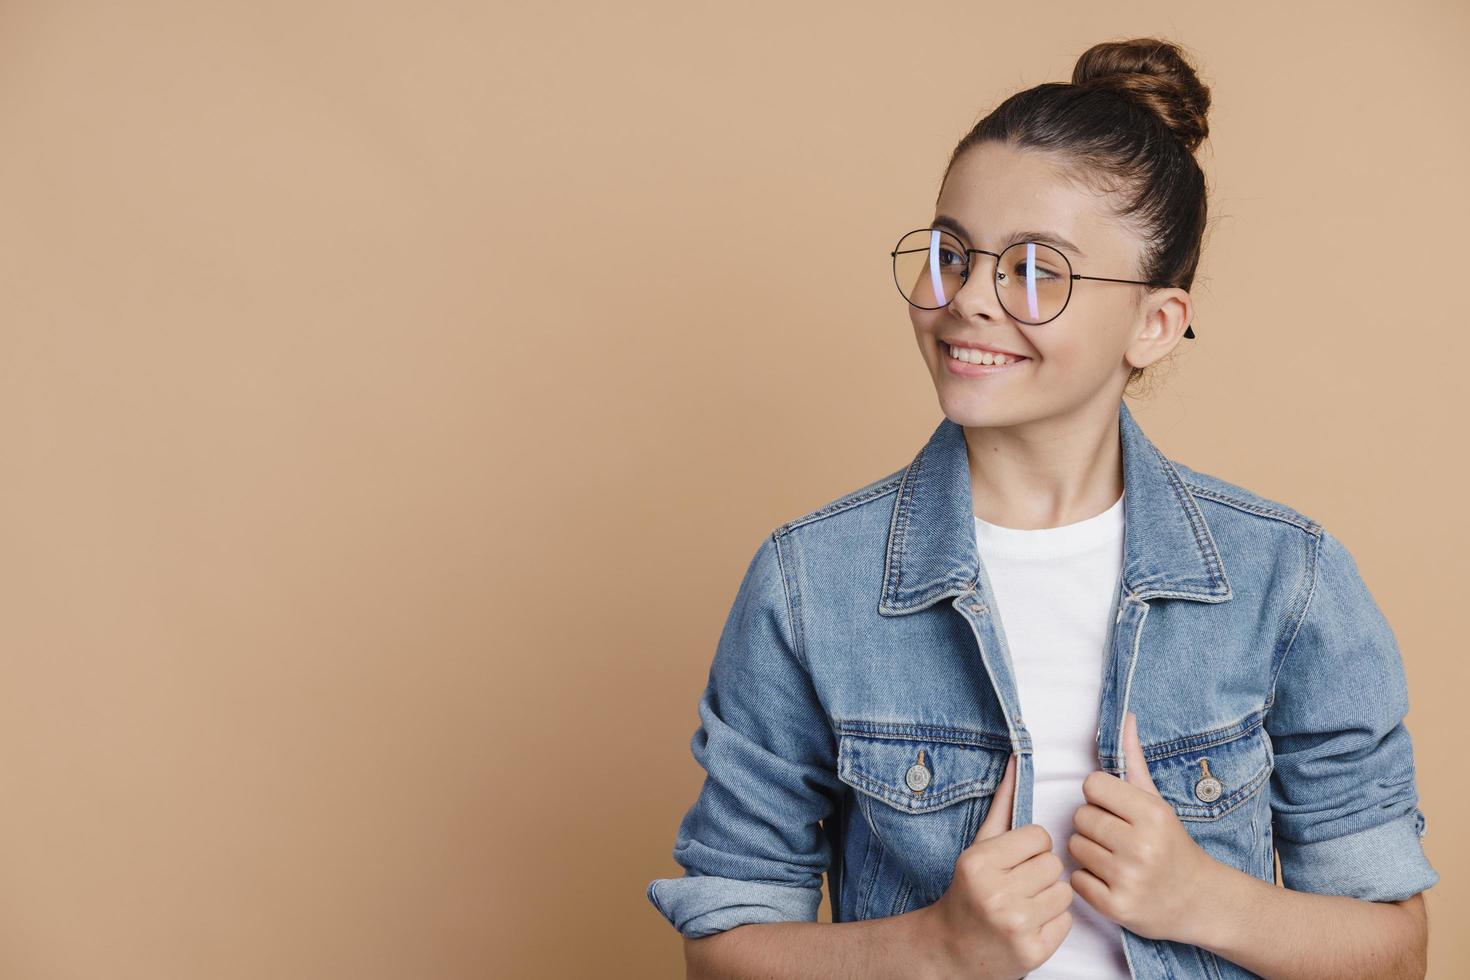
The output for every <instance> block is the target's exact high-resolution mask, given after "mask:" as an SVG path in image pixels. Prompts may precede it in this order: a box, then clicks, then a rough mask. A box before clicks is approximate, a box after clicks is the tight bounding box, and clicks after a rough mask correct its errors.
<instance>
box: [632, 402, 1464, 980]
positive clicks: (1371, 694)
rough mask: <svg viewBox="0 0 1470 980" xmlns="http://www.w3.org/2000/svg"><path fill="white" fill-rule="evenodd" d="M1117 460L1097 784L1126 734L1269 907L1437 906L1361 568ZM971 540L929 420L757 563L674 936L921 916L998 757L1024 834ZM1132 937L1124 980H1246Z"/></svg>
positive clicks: (945, 880) (1168, 470)
mask: <svg viewBox="0 0 1470 980" xmlns="http://www.w3.org/2000/svg"><path fill="white" fill-rule="evenodd" d="M1119 435H1120V439H1121V452H1122V459H1123V482H1124V512H1125V527H1124V546H1123V567H1122V572H1121V575H1120V576H1119V589H1118V597H1117V607H1116V608H1117V616H1116V618H1115V620H1114V625H1113V628H1112V630H1111V632H1110V636H1109V640H1108V649H1107V651H1106V653H1105V656H1104V659H1103V668H1102V675H1101V678H1100V681H1101V685H1100V696H1099V703H1098V722H1099V723H1098V728H1097V736H1096V739H1097V764H1098V768H1100V769H1102V770H1105V771H1107V772H1110V773H1113V774H1114V775H1117V776H1123V775H1124V768H1123V766H1124V758H1123V722H1124V714H1125V712H1127V711H1132V712H1133V713H1134V714H1135V715H1136V716H1137V719H1138V733H1139V739H1140V741H1141V742H1142V744H1143V748H1144V757H1145V759H1146V761H1147V763H1148V769H1149V775H1150V777H1151V779H1152V780H1153V782H1154V784H1155V786H1157V788H1158V790H1159V793H1160V794H1161V795H1162V796H1163V797H1164V798H1165V799H1166V800H1168V801H1169V802H1170V803H1171V804H1172V805H1173V807H1174V810H1175V812H1176V813H1177V814H1178V816H1179V819H1180V821H1181V823H1182V824H1183V825H1184V827H1185V828H1187V829H1188V831H1189V833H1190V835H1191V836H1192V837H1193V838H1194V840H1195V841H1196V842H1197V843H1198V844H1199V845H1200V846H1201V847H1202V848H1203V849H1204V850H1205V851H1206V852H1207V853H1208V854H1209V855H1210V856H1211V857H1213V858H1215V859H1216V860H1218V861H1221V862H1223V863H1225V864H1227V865H1229V866H1231V867H1233V868H1237V869H1239V870H1241V871H1243V872H1245V873H1247V874H1251V875H1254V876H1256V877H1258V878H1260V879H1262V880H1263V881H1267V882H1275V880H1276V878H1275V867H1274V859H1273V850H1274V851H1275V852H1276V854H1277V855H1279V857H1280V862H1281V881H1282V884H1284V885H1285V886H1286V887H1288V888H1292V889H1296V890H1299V891H1308V892H1318V893H1322V894H1332V895H1348V896H1353V897H1356V898H1361V899H1367V900H1370V901H1388V900H1398V899H1403V898H1407V897H1409V896H1411V895H1414V894H1415V893H1417V892H1419V891H1422V890H1423V889H1426V888H1428V887H1430V886H1431V885H1433V884H1435V883H1436V882H1437V881H1438V880H1439V875H1438V873H1437V872H1436V871H1435V870H1434V868H1433V867H1431V865H1430V863H1429V861H1428V859H1427V858H1426V856H1425V853H1424V850H1423V845H1422V843H1421V838H1423V837H1424V833H1425V818H1424V814H1423V812H1422V811H1421V810H1420V808H1419V806H1418V801H1419V797H1418V792H1417V789H1416V786H1415V772H1414V757H1413V749H1412V745H1411V743H1410V737H1409V731H1408V729H1407V728H1406V727H1405V724H1404V716H1405V714H1406V713H1407V711H1408V707H1409V702H1408V690H1407V685H1406V681H1405V676H1404V670H1403V664H1402V661H1401V660H1400V655H1399V650H1398V646H1397V643H1396V640H1395V637H1394V633H1393V631H1392V629H1391V628H1390V626H1389V624H1388V622H1387V621H1386V619H1385V618H1384V616H1383V614H1382V612H1381V611H1380V609H1379V607H1378V605H1377V604H1376V602H1375V601H1374V599H1373V597H1372V595H1371V594H1370V593H1369V590H1368V588H1367V587H1366V586H1365V584H1364V582H1363V580H1362V578H1361V577H1360V575H1359V572H1358V568H1357V565H1356V562H1355V561H1354V559H1353V557H1352V555H1351V554H1350V553H1349V552H1348V550H1347V549H1346V548H1345V547H1344V545H1343V544H1342V542H1341V541H1339V540H1338V539H1337V538H1335V537H1333V536H1332V534H1330V533H1329V532H1328V531H1327V530H1325V529H1324V528H1323V527H1322V525H1320V524H1319V523H1317V522H1316V521H1315V520H1313V519H1311V518H1309V517H1306V516H1304V515H1303V514H1301V513H1299V512H1297V511H1296V510H1293V509H1292V508H1290V507H1288V506H1286V505H1284V504H1280V503H1277V502H1275V501H1272V500H1268V499H1265V498H1264V497H1260V496H1258V495H1256V494H1254V493H1252V492H1250V491H1249V490H1246V489H1244V488H1242V487H1240V486H1236V485H1234V484H1231V483H1227V482H1226V481H1224V480H1221V479H1219V478H1217V477H1214V476H1210V475H1208V474H1206V473H1202V472H1199V471H1197V470H1194V469H1191V468H1190V467H1188V466H1185V465H1183V464H1182V463H1179V462H1175V461H1172V460H1170V459H1168V458H1166V457H1165V456H1164V455H1163V453H1161V452H1160V451H1159V450H1158V449H1157V448H1156V447H1155V446H1154V445H1153V443H1152V442H1151V441H1150V440H1149V439H1148V438H1147V437H1146V436H1145V435H1144V433H1143V431H1142V430H1141V429H1140V428H1139V426H1138V424H1137V422H1136V421H1135V420H1134V418H1133V416H1132V414H1131V413H1130V411H1129V410H1128V407H1127V405H1126V404H1125V403H1121V402H1120V411H1119ZM974 512H975V511H974V507H973V501H972V490H971V483H970V471H969V462H968V452H967V448H966V444H965V439H964V430H963V429H962V428H961V427H960V426H959V425H958V424H956V423H955V422H953V421H951V420H950V419H948V418H945V419H943V420H942V421H941V422H940V423H939V425H938V427H937V428H936V429H935V430H934V432H933V435H932V436H931V437H930V438H929V440H928V442H927V443H926V444H925V445H924V447H923V449H922V450H921V451H920V452H919V454H918V455H917V456H916V457H915V458H914V460H913V462H911V463H910V464H909V465H908V466H906V467H904V468H903V469H901V470H898V471H896V472H894V473H892V474H890V475H889V476H887V477H885V478H883V479H881V480H879V481H877V482H875V483H872V484H869V485H868V486H866V487H863V488H861V489H859V490H856V491H854V492H852V493H850V494H847V495H846V496H843V497H842V498H840V499H838V500H835V501H833V502H831V503H829V504H827V505H826V506H824V507H821V508H819V509H817V510H815V511H812V512H811V513H809V514H806V515H805V516H803V517H799V518H796V519H795V520H792V521H789V522H787V523H785V524H783V525H781V526H780V527H778V528H776V529H775V531H774V532H773V533H772V534H771V535H770V536H769V537H767V538H765V539H764V540H763V541H762V542H761V544H760V546H759V548H758V549H757V550H756V552H755V556H754V558H753V559H752V560H751V562H750V564H749V566H748V568H747V569H746V572H745V575H744V578H743V580H742V581H741V583H740V588H739V591H738V593H737V595H736V597H735V601H734V605H733V606H732V608H731V609H730V612H729V616H728V618H727V619H726V621H725V625H724V629H723V631H722V633H721V635H720V638H719V643H718V645H717V647H716V650H715V653H714V658H713V663H712V664H711V667H710V671H709V679H708V683H707V686H706V687H705V689H704V692H703V694H702V696H701V697H700V699H699V702H698V713H699V721H700V724H699V727H698V729H697V730H696V732H695V734H694V736H693V738H692V740H691V743H690V746H691V749H692V751H693V754H694V758H695V760H696V761H697V762H698V763H699V765H700V766H701V767H702V768H703V769H704V771H705V773H706V776H705V779H704V783H703V786H702V788H701V790H700V792H699V796H698V798H697V800H696V801H695V802H694V804H693V805H692V806H691V807H690V808H689V810H688V811H687V812H686V813H685V814H684V817H683V820H682V822H681V823H680V825H679V828H678V834H677V837H676V841H675V845H674V851H673V856H674V859H675V861H676V862H677V863H678V864H679V865H680V866H681V867H682V868H683V869H684V874H683V875H682V876H681V877H676V878H659V879H656V880H654V881H652V882H651V883H650V884H649V885H648V888H647V897H648V899H649V901H651V902H652V903H653V905H654V907H655V908H657V909H658V911H659V912H660V913H662V914H663V915H664V916H665V917H666V918H667V919H668V920H669V922H670V923H671V924H672V925H673V926H674V927H675V928H676V929H677V930H678V931H679V932H680V933H681V934H682V935H684V936H686V937H691V938H692V937H699V936H707V935H710V934H712V933H716V932H720V931H722V930H726V929H730V928H732V927H734V926H738V925H741V924H744V923H752V922H780V921H791V920H805V921H816V918H817V909H818V906H819V904H820V901H821V888H822V877H823V875H824V874H825V875H827V876H828V888H829V894H830V896H831V899H832V910H831V911H832V919H833V921H835V922H845V921H854V920H860V919H873V918H878V917H882V916H891V915H899V914H902V913H904V912H908V911H910V910H912V909H916V908H920V907H922V906H925V905H928V904H930V903H933V902H934V901H936V900H937V899H938V898H939V897H940V896H941V895H943V894H944V891H945V890H946V888H947V887H948V886H949V883H950V880H951V878H952V876H953V872H954V866H955V861H956V859H957V858H958V856H959V854H960V851H961V850H962V849H963V848H965V847H966V846H968V845H969V844H970V843H971V842H973V840H974V838H975V834H976V832H977V830H978V828H979V825H980V823H981V821H983V820H984V819H985V815H986V813H987V812H988V810H989V805H990V801H991V798H992V796H993V795H994V793H995V789H996V786H997V784H998V783H999V782H1000V780H1001V777H1002V775H1003V773H1004V770H1005V767H1006V762H1007V759H1008V757H1009V756H1010V755H1011V754H1012V753H1015V755H1016V761H1017V783H1016V792H1015V796H1014V801H1013V804H1012V811H1011V826H1012V827H1020V826H1022V825H1024V824H1027V823H1031V822H1032V816H1031V805H1032V793H1033V777H1034V768H1033V764H1032V757H1031V752H1032V741H1031V733H1030V732H1029V731H1028V730H1027V728H1026V722H1025V717H1024V706H1023V705H1022V704H1021V703H1020V702H1019V700H1018V698H1017V686H1016V675H1015V670H1014V665H1013V663H1012V660H1011V655H1010V652H1009V650H1008V649H1007V647H1006V640H1005V633H1004V630H1003V629H1002V619H1003V611H1002V612H1001V613H1000V614H997V613H996V607H995V601H994V597H993V593H992V591H991V588H990V584H989V581H988V579H987V577H986V573H985V567H984V565H983V564H982V562H981V560H980V556H979V554H978V552H977V547H976V541H975V532H974ZM921 753H922V759H923V760H924V762H923V764H924V765H925V766H926V768H928V770H929V772H928V773H927V774H926V778H925V779H915V780H913V782H914V783H917V784H918V785H919V787H920V788H918V789H915V788H911V785H910V782H911V781H910V779H909V778H908V775H909V770H910V768H911V767H912V766H914V765H915V763H916V761H918V760H919V759H920V758H921ZM1216 781H1217V782H1216ZM1064 846H1065V842H1064V841H1056V842H1054V844H1053V848H1054V850H1057V849H1060V848H1061V847H1064ZM1122 937H1123V944H1124V951H1125V953H1126V956H1127V960H1128V964H1129V967H1130V970H1131V972H1132V975H1133V976H1134V977H1136V978H1146V980H1155V978H1158V980H1163V978H1193V977H1202V978H1229V977H1250V976H1254V974H1252V973H1250V972H1249V971H1247V970H1245V969H1243V968H1242V967H1240V966H1238V965H1237V964H1234V963H1231V962H1230V961H1228V960H1226V959H1224V958H1222V957H1219V956H1216V955H1215V954H1213V953H1211V952H1210V951H1208V950H1205V949H1202V948H1200V947H1196V946H1192V945H1187V944H1184V943H1179V942H1173V941H1168V940H1155V939H1149V938H1145V937H1142V936H1139V935H1137V934H1135V933H1133V932H1131V931H1129V930H1127V929H1123V930H1122Z"/></svg>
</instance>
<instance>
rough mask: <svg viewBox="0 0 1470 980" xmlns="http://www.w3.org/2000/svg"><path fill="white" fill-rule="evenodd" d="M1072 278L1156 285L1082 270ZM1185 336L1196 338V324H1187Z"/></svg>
mask: <svg viewBox="0 0 1470 980" xmlns="http://www.w3.org/2000/svg"><path fill="white" fill-rule="evenodd" d="M1072 278H1073V279H1096V280H1098V281H1099V282H1131V283H1133V284H1134V285H1137V286H1152V285H1154V283H1151V282H1144V281H1143V280H1142V279H1109V278H1108V277H1107V276H1084V275H1082V274H1081V273H1080V272H1074V273H1072ZM1162 285H1165V286H1167V285H1169V283H1163V284H1162ZM1184 336H1185V337H1187V338H1188V339H1190V340H1193V339H1194V324H1189V325H1188V326H1186V327H1185V328H1184Z"/></svg>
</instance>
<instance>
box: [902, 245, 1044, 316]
mask: <svg viewBox="0 0 1470 980" xmlns="http://www.w3.org/2000/svg"><path fill="white" fill-rule="evenodd" d="M894 252H895V254H894V256H893V278H894V281H895V282H896V283H898V289H899V292H901V293H903V295H904V298H905V299H907V300H908V301H909V302H910V303H912V304H914V305H915V306H918V307H920V308H922V309H926V310H937V309H939V308H940V307H942V306H946V305H948V303H949V301H950V300H951V299H953V298H954V294H955V293H957V292H959V289H960V287H961V286H963V285H964V284H965V280H966V278H967V277H968V275H969V273H970V271H971V269H972V263H971V259H972V258H973V259H974V264H975V265H982V264H983V263H985V262H987V261H988V260H989V257H988V256H985V255H978V254H977V255H975V256H973V257H972V256H970V255H969V254H968V253H966V251H965V246H964V245H963V244H961V243H960V240H959V239H957V238H955V237H954V236H953V235H951V234H949V233H948V232H945V231H940V230H939V229H937V228H921V229H919V230H918V231H912V232H909V233H908V234H907V235H905V236H904V237H903V238H902V239H900V240H899V243H898V247H897V248H896V249H895V250H894ZM1071 290H1072V277H1071V266H1070V265H1069V264H1068V262H1067V259H1066V256H1064V255H1062V253H1061V252H1058V251H1057V250H1056V249H1054V248H1052V247H1051V246H1049V245H1042V244H1040V243H1038V242H1016V243H1015V244H1013V245H1011V246H1009V247H1008V248H1006V249H1005V251H1003V252H1002V253H1001V256H1000V260H999V261H998V262H997V263H996V268H995V291H996V295H997V296H998V297H999V299H1000V304H1001V306H1003V307H1005V311H1006V312H1007V313H1009V314H1010V315H1011V316H1013V317H1015V318H1016V319H1017V320H1021V321H1023V322H1031V323H1041V322H1044V321H1046V320H1050V319H1052V318H1053V317H1055V316H1057V315H1058V314H1059V313H1061V311H1062V308H1063V307H1064V306H1066V304H1067V298H1068V297H1069V296H1070V295H1071Z"/></svg>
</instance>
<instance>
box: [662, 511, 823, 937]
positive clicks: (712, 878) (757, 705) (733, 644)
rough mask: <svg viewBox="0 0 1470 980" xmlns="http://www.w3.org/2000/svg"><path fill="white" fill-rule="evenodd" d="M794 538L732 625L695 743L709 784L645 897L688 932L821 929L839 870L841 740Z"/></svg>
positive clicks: (759, 570) (747, 592)
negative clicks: (817, 661)
mask: <svg viewBox="0 0 1470 980" xmlns="http://www.w3.org/2000/svg"><path fill="white" fill-rule="evenodd" d="M790 547H791V543H790V539H789V538H788V537H783V535H782V532H780V531H778V532H776V533H775V534H773V535H771V536H769V537H768V538H766V539H765V540H764V541H763V542H762V544H761V545H760V547H759V548H758V549H757V551H756V553H755V557H754V558H752V559H751V561H750V564H749V566H748V568H747V569H746V572H745V576H744V578H743V580H742V581H741V583H740V588H739V591H738V593H737V594H736V597H735V602H734V605H733V606H732V607H731V609H730V613H729V615H728V617H727V618H726V621H725V626H724V629H723V630H722V632H721V634H720V639H719V643H718V645H717V647H716V650H715V655H714V659H713V662H712V664H711V666H710V671H709V679H708V683H707V684H706V686H705V689H704V693H703V694H702V695H701V696H700V699H699V704H698V712H699V722H700V724H699V727H698V729H697V730H696V731H695V733H694V737H693V738H692V739H691V741H690V748H691V750H692V751H693V753H694V758H695V761H696V762H698V763H699V765H700V766H701V767H702V768H703V769H704V771H705V778H704V784H703V786H702V787H701V789H700V792H699V796H698V798H697V799H696V800H695V802H694V804H693V805H692V806H691V807H690V808H689V810H688V811H687V812H686V813H685V814H684V817H683V820H682V821H681V822H680V824H679V828H678V833H677V836H676V838H675V842H674V851H673V856H674V860H675V861H676V862H677V863H678V864H679V865H680V866H681V867H682V868H683V869H684V874H683V876H682V877H677V878H658V879H655V880H654V881H652V882H650V883H649V885H648V888H647V896H648V900H649V901H650V902H652V903H653V906H654V908H656V909H658V911H659V912H660V913H662V915H663V916H664V917H665V918H666V919H668V920H669V922H670V923H671V924H672V925H673V926H674V928H675V929H677V930H678V931H679V932H680V933H681V934H682V935H684V936H686V937H689V938H698V937H701V936H708V935H710V934H712V933H716V932H722V931H724V930H727V929H731V928H733V927H735V926H738V925H744V924H746V923H753V922H786V921H803V920H805V921H816V918H817V909H818V907H819V906H820V904H821V895H822V876H823V874H825V873H826V871H827V869H828V867H829V865H830V863H831V857H832V852H831V844H830V841H829V840H828V838H827V835H826V832H825V830H824V827H823V822H824V821H826V820H827V819H828V818H829V816H830V815H831V813H832V812H833V810H834V807H835V801H836V800H837V798H838V795H839V790H840V785H841V784H840V782H839V781H838V779H837V776H836V759H835V754H836V742H835V737H834V736H833V734H832V727H831V724H830V723H829V721H828V719H827V717H826V714H825V712H824V711H823V709H822V707H821V704H820V703H819V701H818V699H817V694H816V691H815V690H814V688H813V685H812V680H811V675H810V673H809V672H808V670H807V667H806V663H805V659H804V653H803V651H802V647H801V643H800V635H799V634H800V628H799V625H798V624H799V622H800V611H799V606H798V605H797V604H796V602H795V601H794V599H795V597H796V595H797V594H798V592H797V590H795V589H793V588H791V586H790V582H789V580H788V574H789V570H790V555H789V554H787V553H785V549H789V548H790Z"/></svg>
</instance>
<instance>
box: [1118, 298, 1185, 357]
mask: <svg viewBox="0 0 1470 980" xmlns="http://www.w3.org/2000/svg"><path fill="white" fill-rule="evenodd" d="M1139 310H1140V314H1141V317H1142V319H1141V321H1140V323H1139V328H1138V333H1137V334H1135V335H1134V337H1133V341H1132V343H1130V344H1129V345H1128V349H1127V350H1126V351H1125V352H1124V360H1126V361H1127V362H1128V365H1129V366H1130V367H1135V368H1144V367H1148V366H1149V365H1150V364H1152V363H1154V362H1155V361H1157V360H1160V359H1161V358H1164V357H1167V356H1168V354H1169V352H1170V351H1172V350H1173V349H1174V348H1175V346H1177V345H1178V343H1179V342H1180V341H1181V340H1183V339H1184V331H1185V329H1186V328H1187V327H1189V325H1190V324H1192V323H1193V322H1194V301H1193V300H1192V299H1191V298H1190V296H1189V293H1188V292H1186V291H1185V290H1183V289H1179V288H1177V287H1173V286H1171V287H1168V288H1166V289H1155V290H1151V291H1150V292H1148V293H1146V294H1145V295H1144V298H1143V299H1142V300H1141V301H1140V305H1139Z"/></svg>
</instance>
